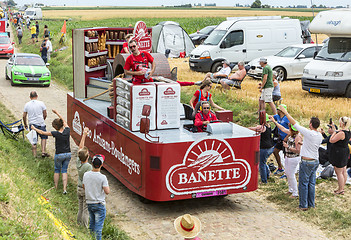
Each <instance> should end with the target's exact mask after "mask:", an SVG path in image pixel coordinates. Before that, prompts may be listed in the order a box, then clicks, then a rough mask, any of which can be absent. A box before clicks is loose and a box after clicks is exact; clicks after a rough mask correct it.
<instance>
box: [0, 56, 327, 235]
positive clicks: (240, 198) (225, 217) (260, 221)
mask: <svg viewBox="0 0 351 240" xmlns="http://www.w3.org/2000/svg"><path fill="white" fill-rule="evenodd" d="M6 61H7V60H6V59H0V101H1V102H2V103H4V104H5V105H6V106H7V108H8V109H10V110H11V111H12V113H13V114H14V115H15V116H16V118H21V117H22V112H23V106H24V104H25V103H26V102H27V101H29V92H30V91H32V90H36V91H37V93H38V95H39V100H42V101H44V102H45V104H46V106H47V109H48V110H49V111H48V113H49V114H48V118H47V120H46V124H47V126H48V130H50V129H52V128H51V122H52V120H53V119H54V117H55V115H54V114H53V113H52V112H51V109H53V108H55V109H57V110H58V111H59V112H60V113H62V115H63V116H66V93H67V89H64V88H63V87H61V86H58V85H57V84H55V83H52V85H51V86H50V87H49V88H39V87H38V88H37V87H11V85H10V81H8V80H5V77H4V76H5V72H4V69H5V65H6ZM72 144H74V143H73V141H72ZM48 148H49V152H50V153H51V154H53V153H54V145H53V140H52V139H49V144H48ZM28 154H31V152H30V149H28ZM72 162H74V161H71V163H72ZM69 173H70V176H71V177H72V178H73V179H77V173H76V170H75V166H74V164H70V172H69ZM105 174H106V175H107V176H108V179H109V183H110V186H111V194H110V195H109V196H108V199H107V208H108V212H109V213H111V214H113V215H115V216H116V220H117V221H116V223H117V224H118V225H119V226H120V227H121V228H122V229H124V230H125V231H126V232H127V233H128V234H129V235H130V236H131V237H133V238H134V239H138V240H139V239H168V240H171V239H180V238H179V237H178V236H177V235H176V232H175V230H174V228H173V220H174V219H175V218H176V217H178V216H179V215H182V214H184V213H190V214H194V215H196V216H198V217H199V218H200V219H201V221H202V228H203V231H202V233H201V237H202V238H203V239H278V238H279V239H327V237H326V236H325V235H324V234H323V233H322V231H321V230H319V229H317V227H316V226H312V225H310V224H308V223H306V222H302V221H301V220H299V219H297V218H296V217H294V216H289V213H287V212H279V211H278V210H277V209H276V207H275V206H274V205H273V204H269V203H267V202H265V201H264V200H262V198H260V196H259V195H258V193H245V194H236V195H230V196H228V197H225V198H210V199H193V200H185V201H178V202H167V203H152V204H143V203H141V202H140V201H139V199H138V197H137V196H136V195H135V194H134V193H132V192H131V191H129V190H128V189H127V188H125V187H124V186H123V185H122V184H121V183H120V182H118V181H117V180H116V179H115V178H114V177H113V176H112V175H110V174H109V173H107V172H105ZM69 191H75V189H71V190H69Z"/></svg>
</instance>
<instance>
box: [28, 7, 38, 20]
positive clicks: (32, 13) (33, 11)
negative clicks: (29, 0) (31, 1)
mask: <svg viewBox="0 0 351 240" xmlns="http://www.w3.org/2000/svg"><path fill="white" fill-rule="evenodd" d="M27 17H29V19H30V20H41V19H43V13H42V12H41V8H27V9H26V11H25V13H24V18H27Z"/></svg>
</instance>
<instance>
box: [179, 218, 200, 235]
mask: <svg viewBox="0 0 351 240" xmlns="http://www.w3.org/2000/svg"><path fill="white" fill-rule="evenodd" d="M174 228H175V230H176V231H177V233H178V234H179V235H181V236H182V237H183V238H184V240H201V239H200V238H199V237H197V235H199V233H200V232H201V221H200V220H199V219H198V218H197V217H195V216H191V215H190V214H185V215H183V216H180V217H178V218H177V219H176V220H174Z"/></svg>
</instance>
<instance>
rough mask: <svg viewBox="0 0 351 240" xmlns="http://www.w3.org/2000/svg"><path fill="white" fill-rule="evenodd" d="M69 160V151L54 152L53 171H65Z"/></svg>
mask: <svg viewBox="0 0 351 240" xmlns="http://www.w3.org/2000/svg"><path fill="white" fill-rule="evenodd" d="M70 160H71V153H59V154H55V157H54V161H55V173H60V172H61V173H67V168H68V164H69V161H70Z"/></svg>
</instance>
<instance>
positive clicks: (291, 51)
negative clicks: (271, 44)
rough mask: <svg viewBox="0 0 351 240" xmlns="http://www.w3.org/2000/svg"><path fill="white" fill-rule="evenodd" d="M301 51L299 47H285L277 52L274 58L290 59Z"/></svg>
mask: <svg viewBox="0 0 351 240" xmlns="http://www.w3.org/2000/svg"><path fill="white" fill-rule="evenodd" d="M301 50H302V48H300V47H286V48H284V49H283V50H281V51H280V52H278V53H277V54H276V55H275V56H278V57H290V58H292V57H295V56H296V55H297V54H298V53H299V52H300V51H301Z"/></svg>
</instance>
